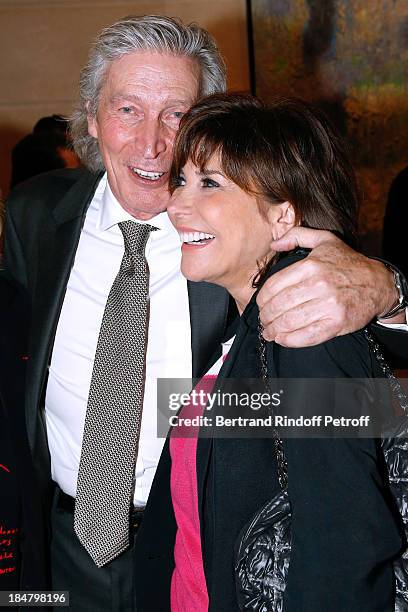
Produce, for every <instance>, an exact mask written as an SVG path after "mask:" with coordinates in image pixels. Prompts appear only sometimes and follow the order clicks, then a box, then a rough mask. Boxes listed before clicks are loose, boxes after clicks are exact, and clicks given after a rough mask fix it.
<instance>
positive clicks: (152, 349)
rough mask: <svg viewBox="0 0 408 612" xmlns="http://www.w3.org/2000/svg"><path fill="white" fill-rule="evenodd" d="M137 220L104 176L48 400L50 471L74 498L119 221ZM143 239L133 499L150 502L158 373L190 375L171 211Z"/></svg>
mask: <svg viewBox="0 0 408 612" xmlns="http://www.w3.org/2000/svg"><path fill="white" fill-rule="evenodd" d="M126 220H132V221H135V222H138V223H143V222H141V221H136V220H135V219H134V218H133V217H132V216H130V215H129V214H128V213H127V212H126V211H125V210H124V209H123V208H122V207H121V206H120V204H119V202H118V201H117V200H116V198H115V196H114V195H113V193H112V191H111V189H110V187H109V184H108V182H107V179H106V174H105V175H104V177H103V178H102V180H101V181H100V183H99V185H98V187H97V190H96V192H95V194H94V197H93V199H92V201H91V204H90V206H89V209H88V211H87V213H86V218H85V223H84V227H83V229H82V232H81V235H80V240H79V244H78V249H77V252H76V256H75V261H74V265H73V268H72V270H71V274H70V277H69V281H68V285H67V291H66V294H65V298H64V303H63V306H62V310H61V315H60V318H59V321H58V327H57V332H56V336H55V342H54V348H53V352H52V357H51V365H50V368H49V378H48V384H47V390H46V399H45V414H46V423H47V433H48V442H49V448H50V454H51V470H52V477H53V479H54V481H55V482H57V483H58V485H59V486H60V488H61V489H62V490H63V491H64V492H65V493H67V494H68V495H71V496H72V497H75V495H76V486H77V478H78V469H79V460H80V456H81V447H82V437H83V429H84V422H85V413H86V407H87V401H88V394H89V387H90V382H91V376H92V368H93V362H94V357H95V352H96V345H97V341H98V335H99V329H100V326H101V322H102V316H103V313H104V309H105V305H106V301H107V298H108V294H109V291H110V288H111V286H112V283H113V281H114V279H115V277H116V275H117V273H118V270H119V267H120V263H121V260H122V256H123V253H124V245H123V236H122V232H121V231H120V229H119V227H118V223H120V222H121V221H126ZM147 223H149V224H150V225H153V226H155V227H158V228H159V230H158V231H155V232H152V233H151V234H150V237H149V239H148V242H147V246H146V259H147V262H148V265H149V271H150V278H149V297H150V319H149V330H148V344H147V354H146V386H145V395H144V402H143V416H142V424H141V431H140V441H139V451H138V455H137V461H136V470H135V471H136V474H135V475H136V484H135V494H134V504H135V506H143V505H145V504H146V501H147V498H148V495H149V491H150V487H151V484H152V480H153V477H154V474H155V471H156V468H157V464H158V461H159V458H160V454H161V451H162V447H163V444H164V440H163V439H162V438H158V437H157V402H156V395H157V389H156V379H157V378H171V377H174V378H191V375H192V359H191V330H190V313H189V303H188V292H187V281H186V279H185V278H184V277H183V276H182V275H181V273H180V259H181V249H180V239H179V236H178V233H177V232H176V230H175V229H174V228H173V226H172V224H171V223H170V220H169V218H168V216H167V213H161V214H159V215H157V216H155V217H153V218H152V219H150V220H149V221H148V222H147Z"/></svg>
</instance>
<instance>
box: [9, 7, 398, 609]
mask: <svg viewBox="0 0 408 612" xmlns="http://www.w3.org/2000/svg"><path fill="white" fill-rule="evenodd" d="M224 88H225V68H224V63H223V61H222V59H221V57H220V55H219V52H218V50H217V48H216V45H215V42H214V40H213V39H212V38H211V36H210V35H209V34H208V32H206V31H205V30H202V29H201V28H199V27H197V26H194V25H191V26H187V27H186V26H184V25H183V24H182V23H181V22H179V21H177V20H173V19H169V18H166V17H156V16H149V17H129V18H125V19H123V20H121V21H119V22H118V23H115V24H114V25H112V26H111V27H108V28H106V29H105V30H103V31H102V32H101V33H100V35H99V37H98V38H97V40H96V42H95V44H94V46H93V48H92V50H91V54H90V58H89V61H88V64H87V65H86V67H85V68H84V70H83V72H82V75H81V84H80V101H79V105H78V108H77V110H76V112H75V114H74V117H73V120H72V135H73V139H74V144H75V149H76V151H77V153H78V154H79V156H80V157H81V159H82V161H83V162H84V164H85V165H86V166H87V167H88V169H89V170H88V171H84V170H79V171H78V170H73V171H67V170H65V171H64V170H63V171H60V172H56V173H50V174H48V175H46V176H43V177H39V178H38V179H35V180H33V181H31V182H30V183H29V184H27V185H26V186H23V187H22V188H20V189H17V190H16V191H15V192H14V194H13V196H12V197H11V198H10V201H9V205H8V227H7V233H6V255H5V260H6V266H7V268H8V269H9V270H10V272H11V273H12V274H13V275H14V277H15V278H16V279H17V280H18V281H20V283H21V284H23V285H24V286H26V287H27V288H28V289H29V292H30V295H31V298H32V306H33V327H32V334H31V341H30V351H29V362H28V374H27V377H28V378H27V386H28V394H27V403H26V419H27V428H28V435H29V440H30V444H31V448H32V451H33V455H34V461H35V464H36V467H37V472H38V474H39V478H40V482H41V486H42V487H43V490H44V496H45V498H46V495H47V491H48V489H49V485H50V483H51V479H52V481H53V482H54V483H55V487H54V493H53V495H54V497H53V509H52V574H53V588H55V589H67V590H69V591H70V594H71V606H72V607H73V609H74V610H89V609H92V608H94V609H96V610H98V611H103V610H133V609H135V606H136V607H137V610H138V611H139V612H140V610H149V611H150V612H152V611H154V612H158V611H159V610H166V609H168V608H169V595H168V590H166V589H161V590H158V589H155V586H154V577H155V575H159V574H162V575H164V576H167V578H166V579H167V582H169V577H170V576H171V567H172V559H171V554H168V553H166V552H163V551H161V549H160V541H161V533H162V532H163V531H165V530H167V529H173V527H172V521H171V517H169V516H166V515H163V514H164V513H163V512H160V509H161V507H165V506H166V503H165V502H168V495H169V492H168V490H162V489H161V488H160V487H158V486H156V485H155V483H154V482H153V480H154V477H155V472H156V468H157V466H158V463H159V457H160V454H161V451H162V446H163V440H160V439H158V438H157V436H156V418H155V415H156V391H155V384H156V379H157V378H158V377H185V378H186V377H190V376H191V375H193V376H199V375H200V373H202V372H203V368H204V367H205V365H206V362H207V361H208V359H209V358H210V356H211V354H212V353H213V351H214V349H215V348H216V347H217V346H218V345H219V342H220V340H221V338H222V336H223V334H224V330H225V326H226V323H227V321H228V318H229V312H228V311H229V298H228V296H227V295H226V294H225V293H224V292H223V290H222V289H220V288H218V287H215V286H212V285H209V284H208V285H207V284H200V283H198V284H194V283H187V282H186V281H185V279H183V277H182V276H181V274H180V272H179V261H180V248H179V247H180V245H179V239H178V235H177V233H176V232H175V231H174V229H173V228H172V226H171V224H170V222H169V220H168V219H167V215H166V213H165V210H166V207H167V204H168V200H169V194H168V174H169V168H170V164H171V156H172V146H173V141H174V138H175V135H176V132H177V129H178V124H179V121H180V118H181V117H182V115H183V113H185V112H186V111H187V110H188V108H189V106H190V105H191V104H192V103H193V102H194V101H195V100H196V99H197V98H198V97H200V96H202V95H205V94H208V93H211V92H214V91H217V90H223V89H224ZM291 239H292V240H294V241H296V240H299V235H297V234H294V235H293V236H292V238H291ZM300 239H301V240H302V238H300ZM305 240H306V246H308V244H307V242H310V241H314V242H315V244H316V246H317V247H318V248H317V249H316V252H317V255H316V256H314V253H315V251H313V252H312V254H311V255H310V257H309V258H308V259H309V262H308V266H309V267H307V266H304V267H303V268H302V267H300V266H299V267H298V268H297V269H296V276H295V277H293V278H290V277H289V281H288V282H285V277H284V276H282V278H279V279H278V280H279V286H278V291H275V290H274V289H273V287H271V286H269V287H266V288H265V292H264V297H263V298H262V299H263V300H264V304H263V313H264V317H265V321H266V323H267V324H268V327H267V332H266V333H268V334H269V336H270V337H272V336H275V337H276V338H277V340H281V341H282V342H287V343H291V342H294V343H298V344H299V345H301V344H307V343H312V342H319V341H320V340H321V339H323V337H324V336H325V335H328V336H330V335H333V336H334V335H335V334H341V333H345V331H349V330H350V329H355V328H357V327H360V326H361V325H362V324H364V323H366V322H367V321H369V320H370V319H371V318H372V317H374V316H375V315H376V314H380V313H382V314H385V313H386V312H387V311H388V310H390V309H391V308H392V307H393V306H394V305H395V304H394V303H395V301H396V297H397V295H396V289H395V286H394V282H393V274H392V273H391V272H389V271H387V270H386V269H385V267H384V266H383V265H382V264H380V263H378V262H371V261H370V260H367V259H365V258H363V257H361V256H360V255H358V254H356V253H354V252H352V251H349V250H347V249H346V247H345V246H344V245H342V243H341V242H340V241H338V242H337V241H336V239H334V238H333V237H331V236H330V235H328V234H326V233H323V234H322V235H319V233H312V234H311V236H308V235H306V238H305ZM319 242H321V243H322V244H321V245H320V246H319ZM326 243H327V244H326ZM325 244H326V246H325ZM278 246H279V245H278ZM325 254H326V255H325ZM325 258H327V259H329V260H330V261H329V263H327V262H326V261H325ZM310 262H311V263H310ZM332 265H335V266H336V267H337V266H341V268H342V270H343V274H342V276H337V275H334V277H333V279H331V277H330V275H331V274H332V267H331V266H332ZM302 270H303V272H302ZM311 275H313V281H314V282H313V283H310V286H312V285H313V286H314V285H317V286H318V287H320V288H323V290H324V291H320V289H319V291H320V294H319V293H318V294H314V293H313V290H312V289H309V278H310V276H311ZM316 279H317V281H319V280H320V283H319V282H317V283H316ZM327 279H329V282H328V281H327ZM302 283H304V286H305V296H306V299H302V297H301V296H300V294H299V291H298V287H299V284H302ZM355 286H357V287H358V292H359V293H358V303H355V298H356V289H355ZM282 296H284V300H285V308H286V309H288V310H289V311H290V313H291V319H293V320H294V321H296V323H295V327H294V328H291V326H290V324H288V321H287V319H286V317H285V315H284V312H283V310H282ZM305 301H306V303H305ZM309 302H312V303H313V306H312V309H311V310H312V311H313V313H314V312H316V310H320V311H321V312H322V316H321V318H320V319H319V320H315V319H314V318H311V317H310V311H309V309H308V303H309ZM350 303H352V304H353V308H352V309H351V310H349V305H350ZM230 314H231V313H230ZM299 330H300V331H299ZM142 414H143V417H142ZM158 470H159V471H160V472H161V475H163V471H166V470H168V462H167V460H163V461H162V462H161V463H160V466H159V468H158ZM152 482H153V486H152ZM155 482H162V479H157V480H156V481H155ZM150 491H151V494H150ZM149 494H150V496H149ZM146 504H147V506H146ZM145 506H146V509H144V508H145ZM139 526H140V528H139ZM146 527H148V529H146ZM152 527H153V528H152ZM144 531H146V532H147V533H149V534H155V536H156V540H154V538H153V536H152V535H150V536H149V538H148V541H147V538H145V537H144V536H143V533H144ZM136 534H137V540H136V542H135V537H136ZM133 562H135V564H136V567H137V571H136V572H133V571H132V567H133Z"/></svg>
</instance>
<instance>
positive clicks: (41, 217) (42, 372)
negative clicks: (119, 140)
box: [5, 170, 235, 612]
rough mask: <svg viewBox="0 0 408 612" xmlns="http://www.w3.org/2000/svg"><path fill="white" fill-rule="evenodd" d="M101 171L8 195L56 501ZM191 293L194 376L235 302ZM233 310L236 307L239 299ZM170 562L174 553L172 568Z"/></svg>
mask: <svg viewBox="0 0 408 612" xmlns="http://www.w3.org/2000/svg"><path fill="white" fill-rule="evenodd" d="M100 177H101V175H94V174H91V173H89V172H88V171H86V170H61V171H57V172H51V173H47V174H44V175H41V176H38V177H35V178H34V179H32V180H30V181H28V182H27V183H25V184H23V185H21V186H19V187H17V188H16V189H15V190H13V192H12V194H11V195H10V197H9V200H8V202H7V221H6V241H5V266H6V268H7V269H8V271H9V272H10V274H12V276H13V277H14V278H15V279H16V280H17V281H18V282H20V283H21V285H22V286H23V287H26V288H27V290H28V293H29V295H30V297H31V300H32V333H31V335H30V341H29V347H28V355H29V360H28V363H27V397H26V406H25V413H26V423H27V433H28V440H29V443H30V447H31V449H32V452H33V456H34V460H35V466H36V470H37V473H38V478H39V481H40V484H41V489H42V493H43V495H44V498H45V499H48V500H50V497H51V493H52V490H51V488H50V487H51V478H50V460H49V453H48V447H47V438H46V426H45V420H44V410H43V401H44V392H45V386H46V381H47V366H48V364H49V361H50V356H51V352H52V347H53V341H54V336H55V332H56V327H57V323H58V318H59V314H60V310H61V306H62V302H63V299H64V293H65V289H66V285H67V282H68V278H69V274H70V271H71V267H72V265H73V261H74V257H75V252H76V249H77V245H78V241H79V237H80V232H81V228H82V226H83V223H84V219H85V214H86V211H87V208H88V206H89V204H90V202H91V199H92V197H93V194H94V192H95V189H96V187H97V185H98V183H99V181H100ZM188 293H189V303H190V318H191V343H192V361H193V376H196V377H197V376H200V375H201V374H202V372H203V369H204V367H205V365H206V363H207V362H208V360H209V358H210V357H211V355H212V353H213V352H214V350H215V348H216V347H217V346H218V345H219V343H220V340H221V338H222V336H223V334H224V331H225V326H226V323H227V317H228V308H229V303H230V301H229V297H228V294H227V293H226V291H225V290H224V289H222V288H220V287H216V286H215V285H211V284H208V283H189V284H188ZM232 311H233V312H235V306H234V307H233V309H232ZM152 495H153V497H154V496H155V495H158V496H159V497H160V495H161V493H160V492H158V493H156V492H155V489H154V490H153V492H152ZM153 509H154V511H153V513H152V515H151V516H149V509H148V508H147V509H146V511H145V517H144V522H146V524H147V525H149V524H150V523H152V524H153V525H155V528H156V532H157V534H156V536H154V537H153V539H152V540H151V541H149V542H148V548H146V550H144V546H143V542H144V540H143V536H142V534H141V535H140V538H139V536H138V545H137V548H138V550H139V549H140V558H141V559H142V561H141V565H143V564H144V559H145V558H146V557H149V559H150V558H151V557H152V556H153V555H152V554H151V551H150V546H153V544H154V539H155V537H157V538H160V530H159V529H158V526H160V525H163V529H164V526H165V525H166V521H167V518H168V517H167V516H164V515H163V512H162V510H161V508H160V506H157V505H153ZM151 560H152V561H153V562H154V559H151ZM167 562H168V561H167V558H166V560H165V561H164V565H165V566H166V568H167V565H166V564H167ZM167 573H168V571H167ZM139 575H140V583H141V584H142V585H143V587H144V591H147V592H149V591H151V593H152V594H154V596H155V597H156V598H157V601H156V603H155V604H154V605H150V604H149V605H150V607H149V608H148V609H149V610H155V612H159V611H160V610H161V609H162V607H161V606H162V604H163V605H167V601H168V599H167V598H166V597H165V593H163V592H160V591H158V590H157V589H156V587H155V585H154V582H153V583H151V584H150V583H149V582H143V580H144V577H143V576H144V573H143V572H141V573H140V574H139ZM163 602H166V604H164V603H163ZM138 605H139V604H138ZM140 605H141V604H140Z"/></svg>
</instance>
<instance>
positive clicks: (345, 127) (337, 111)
mask: <svg viewBox="0 0 408 612" xmlns="http://www.w3.org/2000/svg"><path fill="white" fill-rule="evenodd" d="M251 3H252V22H253V40H254V67H255V71H254V72H255V88H256V93H257V94H258V95H259V96H260V97H261V98H263V99H266V100H268V99H269V98H270V97H271V96H273V95H276V94H283V95H296V96H300V97H303V98H305V99H307V100H312V101H314V102H317V103H318V104H319V105H320V106H322V107H323V108H324V109H325V110H326V111H327V112H328V113H329V114H330V115H331V116H332V118H333V119H334V121H335V122H336V123H337V125H338V126H339V127H340V128H341V130H342V131H343V133H344V134H345V135H347V137H348V139H349V142H350V146H351V150H352V155H353V158H354V163H355V166H356V169H357V174H358V178H359V182H360V187H361V189H362V192H363V194H362V195H363V202H362V208H361V214H360V228H361V233H362V246H363V248H364V250H365V251H367V252H370V253H372V254H377V253H379V250H380V242H381V229H382V220H383V216H384V207H385V203H386V200H387V193H388V189H389V187H390V183H391V181H392V179H393V178H394V177H395V175H396V174H397V173H398V171H399V170H401V168H403V167H404V166H406V165H407V164H408V78H407V77H408V1H407V0H251ZM406 202H407V204H406V207H408V194H407V197H406ZM407 231H408V228H407ZM407 259H408V255H407Z"/></svg>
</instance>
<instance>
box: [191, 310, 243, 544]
mask: <svg viewBox="0 0 408 612" xmlns="http://www.w3.org/2000/svg"><path fill="white" fill-rule="evenodd" d="M248 331H249V327H248V325H247V323H246V320H245V319H244V318H241V319H240V321H239V325H238V329H237V333H236V337H235V340H234V343H233V345H232V347H231V348H230V351H229V353H228V357H227V359H226V360H225V362H224V363H223V365H222V367H221V370H220V372H219V374H218V376H217V381H216V384H215V386H214V392H215V391H217V390H218V389H220V388H221V387H222V382H223V380H225V379H226V378H228V377H229V376H230V374H231V372H232V370H233V367H234V363H235V360H236V357H237V355H238V353H239V351H240V348H241V346H242V344H243V342H244V341H245V338H246V336H247V334H248ZM213 441H214V440H213V438H200V437H199V438H198V443H197V454H196V472H197V493H198V509H199V518H200V526H201V541H202V542H204V541H205V539H204V538H205V535H204V532H203V526H204V512H205V508H204V500H205V487H206V481H207V475H208V469H209V465H210V459H211V453H212V450H213Z"/></svg>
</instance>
